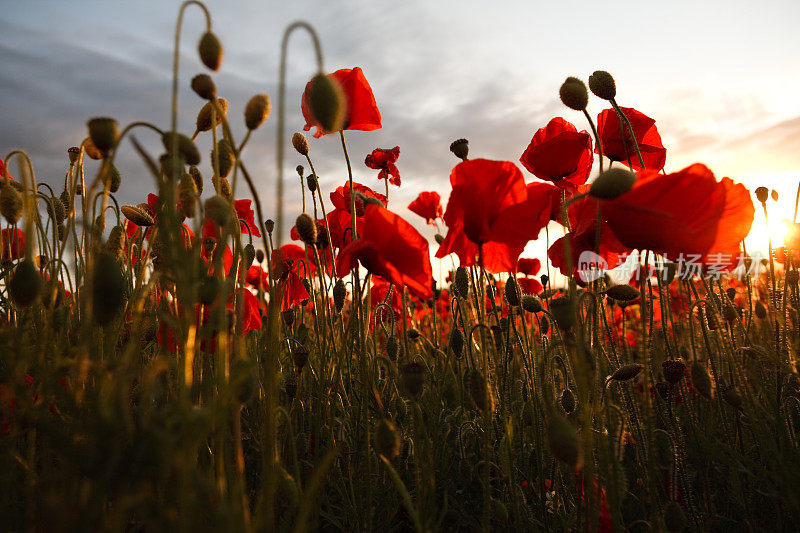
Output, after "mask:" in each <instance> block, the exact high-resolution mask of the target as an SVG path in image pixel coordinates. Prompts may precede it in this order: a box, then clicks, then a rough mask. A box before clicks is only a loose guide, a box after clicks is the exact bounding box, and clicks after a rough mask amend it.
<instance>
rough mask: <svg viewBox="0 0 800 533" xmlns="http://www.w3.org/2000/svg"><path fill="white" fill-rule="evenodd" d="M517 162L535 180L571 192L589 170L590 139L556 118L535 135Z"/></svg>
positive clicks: (584, 180)
mask: <svg viewBox="0 0 800 533" xmlns="http://www.w3.org/2000/svg"><path fill="white" fill-rule="evenodd" d="M519 160H520V162H521V163H522V164H523V165H524V166H525V168H527V169H528V170H529V171H530V172H531V173H532V174H533V175H534V176H536V177H537V178H540V179H543V180H547V181H552V182H553V183H555V184H556V185H557V186H558V187H561V188H562V189H567V190H574V189H575V188H577V186H578V185H581V184H583V183H586V179H587V178H588V177H589V173H590V172H591V171H592V163H593V162H594V156H593V155H592V136H591V135H589V134H588V133H587V132H586V131H585V130H584V131H581V132H580V133H579V132H578V130H577V129H576V128H575V126H573V125H572V124H571V123H569V122H567V121H566V120H564V119H563V118H561V117H556V118H554V119H553V120H551V121H550V122H549V123H548V124H547V126H545V127H544V128H541V129H540V130H539V131H537V132H536V134H535V135H534V136H533V139H531V142H530V144H529V145H528V148H526V149H525V152H524V153H523V154H522V157H520V159H519Z"/></svg>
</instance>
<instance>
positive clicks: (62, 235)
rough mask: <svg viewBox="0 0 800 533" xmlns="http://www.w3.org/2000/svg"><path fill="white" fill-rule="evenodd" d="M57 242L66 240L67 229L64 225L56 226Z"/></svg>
mask: <svg viewBox="0 0 800 533" xmlns="http://www.w3.org/2000/svg"><path fill="white" fill-rule="evenodd" d="M57 230H58V240H59V241H61V242H64V241H65V240H66V238H67V227H66V226H65V225H64V224H59V225H58V228H57Z"/></svg>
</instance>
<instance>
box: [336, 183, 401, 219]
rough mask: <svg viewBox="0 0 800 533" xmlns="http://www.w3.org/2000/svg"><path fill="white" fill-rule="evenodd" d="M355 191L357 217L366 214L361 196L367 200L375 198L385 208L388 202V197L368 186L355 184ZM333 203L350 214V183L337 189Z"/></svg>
mask: <svg viewBox="0 0 800 533" xmlns="http://www.w3.org/2000/svg"><path fill="white" fill-rule="evenodd" d="M353 190H354V191H355V192H356V216H358V217H360V216H362V215H363V214H364V202H363V200H362V199H361V198H359V196H363V197H365V198H375V199H376V200H378V201H379V202H380V203H381V204H383V206H384V207H386V204H387V202H388V200H387V198H386V196H384V195H383V194H381V193H379V192H375V191H373V190H372V189H370V188H369V187H367V186H366V185H361V184H360V183H356V182H353ZM331 202H332V203H333V205H334V207H336V208H337V209H343V210H345V211H347V212H348V213H350V183H349V182H345V184H344V185H342V186H341V187H336V190H335V191H333V192H332V193H331Z"/></svg>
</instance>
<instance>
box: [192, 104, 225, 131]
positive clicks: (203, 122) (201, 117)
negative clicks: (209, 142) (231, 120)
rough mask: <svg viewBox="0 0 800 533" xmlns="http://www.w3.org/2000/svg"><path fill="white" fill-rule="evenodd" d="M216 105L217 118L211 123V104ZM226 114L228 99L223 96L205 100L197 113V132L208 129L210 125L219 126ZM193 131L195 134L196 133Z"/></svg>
mask: <svg viewBox="0 0 800 533" xmlns="http://www.w3.org/2000/svg"><path fill="white" fill-rule="evenodd" d="M214 105H216V107H217V116H216V118H217V120H216V121H214V124H213V125H212V124H211V110H212V106H214ZM227 115H228V101H227V100H226V99H224V98H215V99H214V100H211V101H209V102H207V103H206V104H205V105H204V106H203V107H202V108H200V112H199V113H198V114H197V121H196V123H195V124H196V127H197V132H201V131H209V130H210V129H211V128H212V127H216V126H219V125H220V124H222V117H225V116H227ZM197 132H195V135H197Z"/></svg>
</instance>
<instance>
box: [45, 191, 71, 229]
mask: <svg viewBox="0 0 800 533" xmlns="http://www.w3.org/2000/svg"><path fill="white" fill-rule="evenodd" d="M45 205H46V207H47V214H48V215H50V218H52V219H53V220H54V221H55V223H56V224H57V225H58V224H61V223H62V222H64V219H66V218H67V210H66V209H65V208H64V204H63V203H62V202H61V200H60V199H59V198H58V197H57V196H53V197H52V198H49V199H48V201H47V203H46V204H45Z"/></svg>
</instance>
